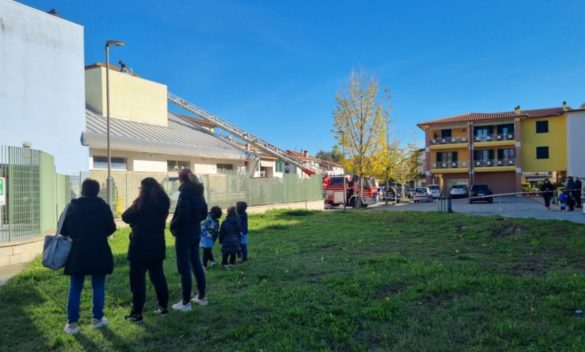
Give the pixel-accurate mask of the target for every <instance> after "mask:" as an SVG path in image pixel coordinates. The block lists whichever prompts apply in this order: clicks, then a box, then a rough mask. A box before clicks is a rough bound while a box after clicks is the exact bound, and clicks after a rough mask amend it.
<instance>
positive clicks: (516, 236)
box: [0, 211, 585, 352]
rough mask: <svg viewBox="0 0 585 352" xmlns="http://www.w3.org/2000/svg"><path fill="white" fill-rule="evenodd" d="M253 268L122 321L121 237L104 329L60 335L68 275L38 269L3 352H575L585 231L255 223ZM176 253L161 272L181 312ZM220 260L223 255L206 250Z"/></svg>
mask: <svg viewBox="0 0 585 352" xmlns="http://www.w3.org/2000/svg"><path fill="white" fill-rule="evenodd" d="M250 233H251V235H250V245H249V251H250V257H251V260H250V262H248V263H247V264H244V265H239V266H237V267H236V268H232V269H228V270H225V269H220V268H211V269H210V270H209V271H208V273H207V281H208V298H209V306H207V307H196V306H194V310H193V312H190V313H178V312H171V314H170V315H169V316H166V317H164V316H163V317H160V316H155V315H154V313H152V311H153V309H154V308H155V305H156V300H155V298H154V292H153V290H152V287H150V285H149V288H148V292H147V302H146V308H145V310H146V312H145V320H144V323H143V324H142V325H135V324H132V323H129V322H126V321H124V320H123V317H124V315H126V314H127V313H128V312H129V309H130V308H129V307H130V290H129V287H128V265H127V262H126V259H125V258H126V255H125V252H126V248H127V244H128V242H127V239H128V230H120V231H119V232H118V233H117V234H116V236H115V238H114V239H113V240H112V241H111V244H112V248H113V250H114V252H115V255H116V259H115V260H116V268H115V272H114V274H113V275H111V276H109V277H108V279H107V284H106V287H107V288H106V291H107V296H106V316H107V317H108V318H109V319H110V325H109V327H108V328H107V329H103V330H92V329H91V328H90V323H91V289H90V285H89V282H87V281H89V280H86V286H85V289H84V292H83V295H82V297H83V302H82V312H81V313H82V319H81V321H80V325H81V329H80V333H79V334H78V335H77V336H69V335H66V334H64V333H63V332H62V329H63V326H64V324H65V320H66V313H65V304H66V298H67V287H68V277H65V276H63V275H62V274H61V272H53V271H50V270H48V269H45V268H43V267H42V266H41V265H40V262H39V261H38V260H37V261H35V262H34V263H33V264H31V265H30V266H29V267H28V268H27V269H26V270H25V272H23V273H21V274H20V275H18V276H17V277H15V278H13V279H12V280H11V281H9V282H8V284H7V285H5V286H4V287H2V288H0V304H1V306H0V350H2V351H45V350H64V351H98V350H117V351H167V352H170V351H196V350H205V351H237V350H240V351H307V350H311V351H389V350H395V351H461V350H465V351H504V350H505V351H510V350H518V351H567V350H568V351H583V349H584V348H585V318H577V317H575V316H574V314H573V311H574V310H575V308H577V307H584V306H585V275H584V273H585V258H584V255H585V226H583V225H577V224H572V223H568V222H559V221H539V220H530V219H518V220H515V219H504V218H500V217H473V216H467V215H460V214H433V213H389V212H380V211H363V212H357V211H355V212H354V211H352V212H348V213H341V212H330V213H324V212H304V211H288V212H286V211H279V212H269V213H267V214H265V215H257V216H251V217H250ZM173 244H174V241H173V240H172V238H171V237H170V236H169V240H168V245H169V247H168V249H167V254H168V258H167V261H166V274H167V279H168V282H169V288H170V291H171V303H175V302H176V301H178V300H179V296H180V284H179V278H178V275H177V273H176V268H175V259H174V250H173V247H172V245H173ZM215 253H216V254H217V255H219V248H218V247H216V248H215Z"/></svg>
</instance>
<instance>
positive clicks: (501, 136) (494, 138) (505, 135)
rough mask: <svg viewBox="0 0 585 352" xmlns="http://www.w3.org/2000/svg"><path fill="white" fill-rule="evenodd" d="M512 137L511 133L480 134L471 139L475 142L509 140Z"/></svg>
mask: <svg viewBox="0 0 585 352" xmlns="http://www.w3.org/2000/svg"><path fill="white" fill-rule="evenodd" d="M513 139H514V134H513V133H502V134H491V135H487V136H486V135H481V136H474V137H473V140H474V141H475V142H493V141H511V140H513Z"/></svg>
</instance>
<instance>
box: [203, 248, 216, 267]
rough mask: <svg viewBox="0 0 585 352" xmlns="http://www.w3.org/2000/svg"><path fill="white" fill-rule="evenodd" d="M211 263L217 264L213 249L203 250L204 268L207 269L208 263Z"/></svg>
mask: <svg viewBox="0 0 585 352" xmlns="http://www.w3.org/2000/svg"><path fill="white" fill-rule="evenodd" d="M209 262H212V263H213V262H215V258H214V257H213V248H203V266H204V267H206V268H207V263H209Z"/></svg>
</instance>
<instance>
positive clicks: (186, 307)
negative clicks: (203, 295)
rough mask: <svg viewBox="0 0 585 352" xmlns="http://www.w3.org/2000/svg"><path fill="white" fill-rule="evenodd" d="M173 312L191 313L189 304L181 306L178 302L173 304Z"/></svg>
mask: <svg viewBox="0 0 585 352" xmlns="http://www.w3.org/2000/svg"><path fill="white" fill-rule="evenodd" d="M173 310H178V311H180V312H190V311H191V302H189V303H187V304H183V301H182V300H181V301H179V302H177V303H175V304H173Z"/></svg>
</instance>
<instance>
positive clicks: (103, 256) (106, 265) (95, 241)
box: [61, 179, 116, 334]
mask: <svg viewBox="0 0 585 352" xmlns="http://www.w3.org/2000/svg"><path fill="white" fill-rule="evenodd" d="M99 191H100V185H99V183H98V182H97V181H95V180H91V179H86V180H85V181H83V184H82V185H81V197H79V198H77V199H74V200H72V201H71V205H70V206H69V209H68V210H67V214H66V216H65V221H64V223H63V228H62V229H61V234H62V235H65V236H69V237H71V239H72V240H73V246H72V247H71V252H70V253H69V257H68V258H67V262H66V263H65V275H70V276H71V280H70V286H69V298H68V301H67V325H65V332H67V333H70V334H76V333H77V322H78V321H79V305H80V302H81V301H80V300H81V290H82V289H83V281H84V279H85V276H86V275H91V284H92V289H93V327H94V328H100V327H102V326H105V325H107V323H108V320H107V319H106V317H105V316H104V303H105V294H106V289H105V281H106V275H108V274H111V273H112V272H113V271H114V258H113V256H112V250H111V249H110V245H109V244H108V236H110V235H111V234H112V233H114V231H116V224H115V223H114V216H113V215H112V210H111V209H110V207H109V206H108V205H107V204H106V202H104V201H103V200H102V199H101V198H98V197H97V195H98V193H99Z"/></svg>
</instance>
